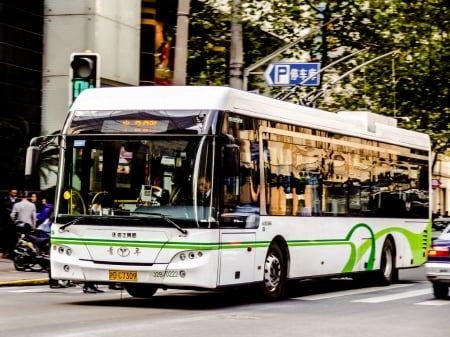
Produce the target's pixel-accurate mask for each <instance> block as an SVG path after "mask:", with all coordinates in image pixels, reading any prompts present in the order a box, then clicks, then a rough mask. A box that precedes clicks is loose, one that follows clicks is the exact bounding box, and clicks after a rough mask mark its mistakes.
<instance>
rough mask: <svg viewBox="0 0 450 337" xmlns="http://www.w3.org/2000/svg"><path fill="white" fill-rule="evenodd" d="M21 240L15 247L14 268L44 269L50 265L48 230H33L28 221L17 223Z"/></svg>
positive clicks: (22, 269) (19, 269) (18, 269)
mask: <svg viewBox="0 0 450 337" xmlns="http://www.w3.org/2000/svg"><path fill="white" fill-rule="evenodd" d="M16 232H17V233H18V234H19V240H18V242H17V244H16V247H15V249H14V257H13V262H14V268H15V269H16V270H17V271H25V270H31V271H43V270H48V268H49V266H50V257H49V252H50V235H49V233H47V232H46V231H43V230H41V229H36V230H34V231H32V229H31V226H30V224H28V223H26V222H18V223H16Z"/></svg>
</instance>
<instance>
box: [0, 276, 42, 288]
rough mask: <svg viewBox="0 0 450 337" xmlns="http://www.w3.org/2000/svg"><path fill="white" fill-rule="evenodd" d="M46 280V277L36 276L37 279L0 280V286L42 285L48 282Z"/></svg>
mask: <svg viewBox="0 0 450 337" xmlns="http://www.w3.org/2000/svg"><path fill="white" fill-rule="evenodd" d="M48 281H49V279H48V277H46V278H38V279H29V280H16V281H1V282H0V287H7V286H26V285H42V284H48Z"/></svg>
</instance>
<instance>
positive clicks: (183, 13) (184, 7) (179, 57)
mask: <svg viewBox="0 0 450 337" xmlns="http://www.w3.org/2000/svg"><path fill="white" fill-rule="evenodd" d="M189 10H190V0H178V11H177V36H176V43H175V62H174V74H173V84H174V85H186V64H187V44H188V38H189V33H188V31H189Z"/></svg>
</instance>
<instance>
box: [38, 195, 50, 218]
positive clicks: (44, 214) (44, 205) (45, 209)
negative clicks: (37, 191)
mask: <svg viewBox="0 0 450 337" xmlns="http://www.w3.org/2000/svg"><path fill="white" fill-rule="evenodd" d="M52 210H53V205H52V204H49V203H48V202H47V198H46V197H45V196H44V197H42V200H41V209H40V211H38V213H37V215H36V219H37V225H40V224H41V223H43V222H44V221H45V220H47V219H48V218H49V217H50V214H51V213H52Z"/></svg>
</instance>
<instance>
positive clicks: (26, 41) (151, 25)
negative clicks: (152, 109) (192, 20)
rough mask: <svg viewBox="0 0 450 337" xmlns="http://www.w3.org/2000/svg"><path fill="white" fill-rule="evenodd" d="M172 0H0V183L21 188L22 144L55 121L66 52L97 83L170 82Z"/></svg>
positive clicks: (64, 98) (64, 92)
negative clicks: (90, 67) (84, 63)
mask: <svg viewBox="0 0 450 337" xmlns="http://www.w3.org/2000/svg"><path fill="white" fill-rule="evenodd" d="M177 3H178V1H177V0H127V1H123V0H108V1H101V0H77V1H70V0H33V1H29V0H0V17H1V21H0V106H1V109H2V111H3V113H2V115H1V116H0V137H1V138H2V144H4V145H6V144H8V146H2V148H1V149H0V159H1V160H0V174H1V175H2V177H3V179H1V181H0V190H5V189H8V188H9V187H11V186H14V187H17V188H19V189H21V188H27V186H24V185H26V182H25V181H24V171H23V168H24V160H25V151H26V147H27V146H28V144H29V141H30V139H31V138H32V137H35V136H36V135H46V134H49V133H52V132H55V131H58V130H59V129H60V128H61V125H62V124H63V122H64V120H65V118H66V112H67V110H68V107H69V105H70V103H71V102H70V101H69V90H70V86H69V83H70V81H69V73H70V71H69V64H70V57H71V54H72V53H79V52H93V53H99V54H100V56H101V61H100V77H101V79H100V81H101V86H126V85H153V84H158V85H161V84H171V79H172V73H173V50H174V45H173V43H174V39H175V36H174V34H175V33H174V32H175V23H176V9H177Z"/></svg>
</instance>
